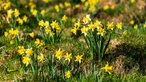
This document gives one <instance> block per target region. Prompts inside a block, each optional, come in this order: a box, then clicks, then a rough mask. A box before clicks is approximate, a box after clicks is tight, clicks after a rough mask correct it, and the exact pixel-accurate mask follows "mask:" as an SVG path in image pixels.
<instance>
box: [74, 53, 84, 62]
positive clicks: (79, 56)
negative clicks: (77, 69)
mask: <svg viewBox="0 0 146 82" xmlns="http://www.w3.org/2000/svg"><path fill="white" fill-rule="evenodd" d="M75 57H76V60H75V61H78V62H79V63H81V60H82V59H83V58H82V57H83V55H77V56H75Z"/></svg>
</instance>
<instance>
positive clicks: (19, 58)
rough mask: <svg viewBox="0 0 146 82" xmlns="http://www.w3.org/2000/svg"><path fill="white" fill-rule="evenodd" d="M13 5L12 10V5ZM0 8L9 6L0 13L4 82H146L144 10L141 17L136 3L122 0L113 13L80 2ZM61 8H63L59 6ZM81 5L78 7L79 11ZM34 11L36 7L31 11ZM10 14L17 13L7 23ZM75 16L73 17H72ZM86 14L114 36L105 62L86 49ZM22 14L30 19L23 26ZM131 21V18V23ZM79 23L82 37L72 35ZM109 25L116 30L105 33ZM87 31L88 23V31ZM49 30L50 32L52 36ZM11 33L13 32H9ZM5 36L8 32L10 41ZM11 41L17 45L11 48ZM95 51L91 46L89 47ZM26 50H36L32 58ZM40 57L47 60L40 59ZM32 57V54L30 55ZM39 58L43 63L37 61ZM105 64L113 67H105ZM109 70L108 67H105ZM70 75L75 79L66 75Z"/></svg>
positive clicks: (0, 69) (0, 76)
mask: <svg viewBox="0 0 146 82" xmlns="http://www.w3.org/2000/svg"><path fill="white" fill-rule="evenodd" d="M46 1H47V0H46ZM9 2H10V3H11V6H9V4H8V3H9ZM25 2H26V3H25ZM0 3H3V4H4V3H5V4H6V5H2V6H0V8H2V9H0V12H2V13H1V14H0V52H1V53H0V72H1V73H0V81H4V82H11V81H14V82H15V81H16V82H50V81H51V82H69V81H71V82H89V81H95V82H145V81H146V77H145V75H146V70H145V69H146V66H145V65H146V59H145V58H146V51H145V50H146V46H145V44H146V36H145V34H146V32H145V31H146V28H145V27H144V22H145V21H143V20H145V18H144V16H145V15H144V14H145V11H144V10H143V12H140V14H139V13H138V12H139V10H138V9H139V7H138V6H137V4H136V2H135V3H132V2H130V1H124V2H123V3H122V2H117V3H116V4H115V3H112V4H109V7H111V6H112V5H114V6H115V9H113V10H112V9H110V8H109V9H107V10H104V9H103V7H104V6H105V5H103V6H102V5H101V4H105V3H103V2H102V1H101V2H100V1H99V2H93V3H89V2H88V0H87V1H86V3H89V5H88V6H87V5H85V2H78V1H77V0H76V1H73V0H68V1H64V0H61V1H57V0H55V1H53V0H52V1H50V2H45V0H42V1H37V0H35V1H32V2H31V1H24V2H23V1H21V0H20V1H15V0H10V1H8V2H7V1H0ZM95 3H96V4H95ZM124 3H125V4H124ZM137 3H139V1H137ZM50 4H51V5H50ZM61 4H62V5H63V7H61ZM77 4H79V5H80V6H79V7H75V5H77ZM98 4H99V5H98ZM69 5H71V6H69ZM92 5H93V6H96V7H97V8H95V9H96V10H95V11H94V8H93V10H92V8H90V7H92ZM6 6H8V8H7V9H5V7H6ZM33 6H36V7H34V8H32V7H33ZM55 6H59V12H58V11H57V8H56V9H55ZM127 6H128V8H133V9H132V10H134V9H135V12H132V13H131V11H127V10H126V9H125V8H126V7H127ZM84 8H85V9H84ZM10 9H12V10H14V12H13V14H12V18H11V17H10V18H8V15H7V12H8V10H10ZM15 9H18V10H19V12H20V14H19V15H18V16H16V17H15V13H16V11H15ZM31 9H34V10H35V9H36V10H37V15H34V12H35V11H34V10H32V12H31ZM43 9H44V10H45V11H46V13H45V14H41V11H42V10H43ZM71 11H72V13H70V12H71ZM123 13H124V14H123ZM16 14H17V13H16ZM86 14H90V15H91V20H92V23H94V21H96V20H99V21H101V23H102V24H103V26H104V27H102V28H103V29H105V30H106V32H108V33H109V32H111V33H112V37H111V40H110V43H109V46H108V48H107V50H106V52H105V54H104V55H103V58H102V59H101V60H102V61H98V60H97V59H96V58H94V55H92V54H91V52H90V49H89V45H88V46H87V44H86V41H85V39H84V37H85V36H84V35H85V33H83V31H82V27H83V26H85V25H86V24H84V23H82V20H83V19H84V17H86V16H85V15H86ZM121 14H122V16H123V18H119V19H118V18H117V21H113V20H114V19H115V18H114V17H115V16H120V15H121ZM24 15H26V16H27V17H28V19H27V21H26V22H25V21H24V20H23V24H22V25H21V24H20V23H19V21H18V20H17V18H18V17H20V18H22V17H23V16H24ZM64 15H66V16H67V17H68V18H67V21H66V22H65V21H63V20H62V16H64ZM82 15H83V16H82ZM129 16H130V18H129V19H127V18H128V17H129ZM137 16H141V18H140V19H138V17H137ZM73 18H75V21H72V19H73ZM124 19H127V20H124ZM41 20H43V21H44V23H43V25H42V26H41V25H40V24H39V22H40V21H41ZM55 20H56V22H57V23H58V26H57V25H54V26H53V24H52V22H54V21H55ZM79 20H80V22H81V27H79V28H78V32H77V34H76V35H75V34H74V33H72V32H71V29H72V28H73V27H74V24H75V22H78V21H79ZM108 20H111V21H108ZM131 20H134V22H135V23H134V24H129V21H131ZM46 21H48V22H49V26H47V23H45V22H46ZM108 22H113V24H114V30H112V31H111V30H109V29H108V28H107V27H108V25H107V23H108ZM120 22H121V23H122V29H116V24H117V23H120ZM135 25H138V28H135V29H134V26H135ZM87 26H88V24H87V25H86V27H87ZM41 27H42V28H41ZM12 28H13V30H12ZM46 28H49V29H50V31H49V32H48V34H47V32H46ZM17 29H18V31H19V32H18V33H17V32H16V31H17ZM10 30H11V31H12V32H10ZM5 32H8V35H7V36H6V35H5ZM31 32H34V37H31V36H30V33H31ZM50 32H54V35H53V37H51V36H50V35H49V34H50ZM57 33H58V34H59V36H60V38H55V37H58V35H57ZM42 34H43V36H47V38H46V37H43V36H42ZM98 36H99V35H98ZM104 36H106V35H104ZM49 38H52V40H54V42H53V41H49V40H48V39H49ZM36 39H39V40H40V42H36ZM12 40H13V41H14V43H13V42H12V43H11V41H12ZM41 40H42V41H41ZM106 40H107V39H106ZM43 42H44V44H43ZM18 46H24V48H25V51H24V53H23V54H20V53H19V52H18V50H19V47H18ZM92 46H93V45H92ZM92 46H91V45H90V47H92ZM93 47H96V46H93ZM27 49H32V54H31V51H30V52H27ZM59 49H60V50H61V51H60V52H59V53H58V54H60V55H59V56H57V51H59ZM95 51H96V50H95ZM21 52H22V51H21ZM41 53H42V54H43V57H42V55H40V54H41ZM66 53H68V54H70V53H71V57H72V58H69V61H68V60H67V59H66V58H65V57H64V56H65V55H66ZM28 54H30V55H29V56H28ZM62 54H63V55H62ZM77 55H78V56H80V57H81V59H79V60H77ZM97 55H99V54H97ZM38 56H40V57H41V58H40V59H38ZM25 57H29V58H30V61H29V60H26V63H24V58H25ZM58 57H61V59H58ZM41 60H42V61H41ZM80 61H81V62H80ZM107 62H108V63H109V65H107ZM27 63H28V65H27ZM106 66H107V68H105V67H106ZM103 67H104V68H103ZM106 69H107V70H106ZM67 71H69V72H70V73H71V74H68V75H66V72H67ZM67 76H69V78H67Z"/></svg>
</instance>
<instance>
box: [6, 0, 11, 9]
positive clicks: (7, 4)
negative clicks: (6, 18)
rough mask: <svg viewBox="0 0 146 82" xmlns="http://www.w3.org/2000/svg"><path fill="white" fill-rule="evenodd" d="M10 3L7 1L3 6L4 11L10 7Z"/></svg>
mask: <svg viewBox="0 0 146 82" xmlns="http://www.w3.org/2000/svg"><path fill="white" fill-rule="evenodd" d="M11 4H12V3H11V2H10V1H8V2H7V3H6V4H5V6H4V10H7V9H9V8H10V7H11Z"/></svg>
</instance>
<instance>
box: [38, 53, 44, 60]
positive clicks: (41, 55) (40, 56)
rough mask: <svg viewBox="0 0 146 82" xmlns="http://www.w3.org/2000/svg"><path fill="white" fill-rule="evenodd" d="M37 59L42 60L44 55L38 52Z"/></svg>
mask: <svg viewBox="0 0 146 82" xmlns="http://www.w3.org/2000/svg"><path fill="white" fill-rule="evenodd" d="M37 59H38V61H40V62H42V61H43V60H44V55H43V54H42V53H40V54H39V55H38V57H37Z"/></svg>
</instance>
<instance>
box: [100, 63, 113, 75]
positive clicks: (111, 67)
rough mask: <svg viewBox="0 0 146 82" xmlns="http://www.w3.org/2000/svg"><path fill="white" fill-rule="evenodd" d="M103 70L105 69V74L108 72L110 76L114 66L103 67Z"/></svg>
mask: <svg viewBox="0 0 146 82" xmlns="http://www.w3.org/2000/svg"><path fill="white" fill-rule="evenodd" d="M101 69H104V70H105V72H108V73H109V74H111V72H110V71H112V70H113V66H109V64H108V63H107V64H106V65H105V67H103V68H101Z"/></svg>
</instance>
